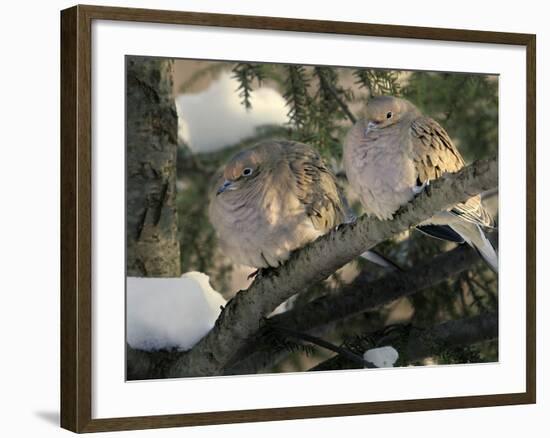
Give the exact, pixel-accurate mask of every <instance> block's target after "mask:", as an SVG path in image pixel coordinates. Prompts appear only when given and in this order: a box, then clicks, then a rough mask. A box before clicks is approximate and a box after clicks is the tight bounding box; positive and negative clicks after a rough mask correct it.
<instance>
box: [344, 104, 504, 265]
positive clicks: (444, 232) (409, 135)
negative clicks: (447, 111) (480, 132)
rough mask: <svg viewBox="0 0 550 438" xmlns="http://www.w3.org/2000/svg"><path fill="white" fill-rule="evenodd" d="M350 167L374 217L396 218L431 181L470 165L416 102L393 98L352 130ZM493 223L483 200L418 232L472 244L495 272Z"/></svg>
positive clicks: (347, 146) (347, 148)
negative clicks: (490, 236)
mask: <svg viewBox="0 0 550 438" xmlns="http://www.w3.org/2000/svg"><path fill="white" fill-rule="evenodd" d="M344 167H345V170H346V175H347V177H348V180H349V182H350V184H351V186H352V187H353V188H354V189H355V190H356V191H357V193H358V195H359V196H360V198H361V203H362V204H363V207H364V208H365V211H366V213H367V214H368V215H371V216H376V217H377V218H379V219H383V220H384V219H391V218H392V216H393V214H394V213H395V212H396V211H397V210H398V209H399V207H401V206H402V205H404V204H406V203H407V202H409V201H410V200H411V199H412V198H413V197H414V196H416V195H417V194H418V193H420V192H421V191H422V190H423V189H424V188H425V187H426V185H428V184H429V181H430V180H432V179H436V178H439V177H440V176H441V175H443V174H444V173H446V172H456V171H458V170H460V169H461V168H463V167H464V160H463V158H462V156H461V155H460V152H459V151H458V150H457V149H456V147H455V146H454V145H453V142H452V141H451V139H450V138H449V135H448V134H447V133H446V132H445V130H444V129H443V128H442V127H441V126H440V125H439V124H438V123H437V122H436V121H435V120H433V119H431V118H429V117H426V116H424V115H423V114H422V113H421V112H420V111H419V110H418V109H417V108H416V107H415V106H414V105H413V104H412V103H410V102H408V101H407V100H405V99H400V98H396V97H391V96H379V97H375V98H372V99H371V100H370V101H369V102H368V105H367V114H366V117H365V118H364V119H361V120H359V121H358V122H357V123H356V124H355V125H354V126H353V128H352V129H351V130H350V131H349V133H348V135H347V137H346V140H345V143H344ZM492 225H493V221H492V218H491V217H490V215H489V214H488V213H487V211H486V210H485V209H484V208H483V205H482V204H481V199H480V196H474V197H471V198H469V199H468V200H467V201H466V202H464V203H460V204H457V205H455V206H454V207H453V208H451V209H449V210H448V211H444V212H441V213H438V214H436V215H434V216H433V217H431V218H430V219H428V220H427V221H425V222H423V223H421V224H420V225H419V226H418V227H417V228H418V229H419V230H420V231H423V232H424V233H426V234H429V235H431V236H433V237H437V238H440V239H445V240H450V241H454V242H458V243H464V242H466V243H468V244H469V245H471V246H472V247H474V248H475V249H476V250H477V251H478V252H479V254H480V255H481V257H482V258H483V259H484V260H485V261H486V262H487V264H488V265H489V266H490V267H491V269H493V270H494V271H495V272H496V271H497V270H498V257H497V254H496V252H495V249H494V248H493V246H492V245H491V243H490V242H489V240H488V239H487V238H486V236H485V234H484V232H483V229H482V227H492Z"/></svg>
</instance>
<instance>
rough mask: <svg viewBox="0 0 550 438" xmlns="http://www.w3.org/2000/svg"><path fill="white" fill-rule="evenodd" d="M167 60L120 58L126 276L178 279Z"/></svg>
mask: <svg viewBox="0 0 550 438" xmlns="http://www.w3.org/2000/svg"><path fill="white" fill-rule="evenodd" d="M172 64H173V63H172V61H169V60H163V59H157V58H149V57H134V56H132V57H127V59H126V79H127V86H126V172H127V174H126V251H127V252H126V272H127V275H128V276H136V277H177V276H179V275H180V274H181V268H180V249H179V243H178V236H177V231H178V230H177V214H176V185H175V184H176V151H177V141H176V135H177V115H176V109H175V104H174V100H173V98H172Z"/></svg>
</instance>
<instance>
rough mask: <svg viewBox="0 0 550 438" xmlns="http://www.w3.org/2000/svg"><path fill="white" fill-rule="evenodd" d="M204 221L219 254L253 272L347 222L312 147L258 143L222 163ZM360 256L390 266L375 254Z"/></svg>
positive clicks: (328, 174)
mask: <svg viewBox="0 0 550 438" xmlns="http://www.w3.org/2000/svg"><path fill="white" fill-rule="evenodd" d="M209 217H210V222H211V223H212V225H213V226H214V228H215V229H216V231H217V234H218V237H219V240H220V245H221V248H222V250H223V251H224V253H226V254H227V255H229V256H230V257H231V258H232V259H233V261H234V262H236V263H238V264H243V265H247V266H251V267H254V268H258V269H260V268H269V267H277V266H279V265H280V264H281V263H282V262H283V261H285V260H286V259H287V258H288V257H289V256H290V253H291V252H292V251H294V250H295V249H297V248H300V247H302V246H304V245H306V244H307V243H309V242H311V241H313V240H315V239H317V238H318V237H319V236H321V235H323V234H325V233H327V232H328V231H330V230H331V229H333V228H334V227H336V226H338V225H340V224H342V223H344V222H346V221H347V220H348V219H349V217H348V214H347V205H346V202H345V199H344V198H343V196H342V194H341V193H340V190H339V189H338V186H337V184H336V179H335V177H334V175H333V174H332V173H331V172H330V170H329V169H328V168H327V166H326V165H325V163H324V162H323V160H322V158H321V156H320V155H319V154H318V153H317V152H316V151H315V149H313V148H312V147H311V146H308V145H306V144H302V143H297V142H292V141H283V140H270V141H265V142H263V143H260V144H258V145H256V146H254V147H253V148H251V149H248V150H245V151H242V152H240V153H238V154H237V155H235V156H234V157H233V158H232V159H231V160H230V161H229V162H228V163H227V165H226V166H225V168H224V170H223V174H222V175H220V176H219V177H218V178H217V179H216V181H215V184H214V186H213V188H212V190H211V193H210V206H209ZM364 257H365V258H367V259H368V260H370V261H373V262H375V263H377V264H380V265H382V266H385V267H395V266H394V265H393V264H392V262H390V261H389V260H387V259H385V258H384V257H383V256H381V255H379V254H377V253H376V252H368V254H365V255H364Z"/></svg>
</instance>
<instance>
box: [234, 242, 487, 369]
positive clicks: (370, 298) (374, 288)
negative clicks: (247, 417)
mask: <svg viewBox="0 0 550 438" xmlns="http://www.w3.org/2000/svg"><path fill="white" fill-rule="evenodd" d="M478 260H479V257H478V255H477V253H476V252H475V251H474V250H473V249H472V248H470V247H469V246H466V245H463V246H459V247H457V248H455V249H453V250H451V251H448V252H446V253H444V254H440V255H438V256H436V257H434V258H433V259H430V260H429V261H427V262H425V263H424V264H422V265H419V266H414V267H413V268H411V269H410V270H408V271H406V272H392V273H391V274H388V275H386V276H384V277H382V278H381V279H379V280H375V281H369V280H368V275H367V273H366V272H362V273H360V274H359V275H358V276H357V277H356V278H355V279H354V280H353V281H352V282H351V283H350V284H348V285H346V286H344V287H343V288H342V289H341V290H339V291H338V292H335V293H332V294H330V295H327V296H322V297H319V298H317V299H315V300H313V301H311V302H309V303H307V304H305V305H303V306H301V307H299V308H297V309H292V310H289V311H287V312H284V313H281V314H278V315H275V316H272V317H271V318H269V319H268V322H269V324H273V325H275V326H278V327H286V328H288V329H292V330H297V331H300V332H309V331H312V330H315V329H316V328H319V327H322V326H325V325H328V324H331V323H333V322H336V321H339V320H342V319H346V318H349V317H351V316H354V315H357V314H360V313H363V312H366V311H368V310H372V309H376V308H379V307H381V306H384V305H386V304H389V303H391V302H392V301H395V300H397V299H399V298H403V297H407V296H410V295H413V294H415V293H418V292H421V291H423V290H425V289H427V288H430V287H433V286H436V285H438V284H440V283H442V282H444V281H446V280H447V279H449V278H452V277H455V276H456V275H458V274H460V273H462V272H464V271H465V270H467V269H468V268H469V267H470V266H471V265H472V264H473V263H475V262H476V261H478ZM268 344H269V343H268V342H265V341H264V339H263V338H262V337H261V336H254V337H253V338H252V339H250V340H249V341H248V343H247V345H246V347H245V348H243V349H242V350H241V351H239V352H238V353H237V354H236V355H235V356H234V357H233V358H232V360H231V361H230V363H229V364H228V366H227V367H226V369H225V371H224V373H226V374H255V373H257V372H259V371H261V370H263V369H265V368H267V367H268V366H270V365H272V364H273V363H274V360H276V361H279V360H281V356H282V354H280V353H281V352H279V351H275V350H274V349H273V348H269V345H268ZM284 353H286V352H283V354H284ZM284 355H286V354H284Z"/></svg>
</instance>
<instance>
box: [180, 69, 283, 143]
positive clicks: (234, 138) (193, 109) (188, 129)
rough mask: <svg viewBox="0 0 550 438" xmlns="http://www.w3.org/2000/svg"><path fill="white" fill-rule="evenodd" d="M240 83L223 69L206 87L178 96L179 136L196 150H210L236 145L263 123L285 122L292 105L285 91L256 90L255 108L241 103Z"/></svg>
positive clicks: (252, 98)
mask: <svg viewBox="0 0 550 438" xmlns="http://www.w3.org/2000/svg"><path fill="white" fill-rule="evenodd" d="M238 87H239V83H238V81H237V80H236V79H234V78H232V77H231V73H230V72H223V73H222V74H221V75H220V77H219V79H218V80H216V81H215V82H212V84H211V85H210V87H208V88H207V89H206V90H204V91H202V92H200V93H195V94H180V95H179V96H178V97H177V98H176V107H177V113H178V136H179V137H180V139H182V140H184V141H185V142H186V143H187V144H188V145H189V147H190V148H191V150H193V151H194V152H207V151H214V150H217V149H221V148H223V147H224V146H228V145H233V144H235V143H237V142H238V141H240V140H242V139H244V138H247V137H250V136H252V135H254V134H255V130H256V127H258V126H261V125H282V124H284V123H286V122H287V121H288V117H287V112H288V108H286V107H285V105H286V104H285V100H284V98H283V96H281V94H280V93H279V92H278V91H276V90H274V89H272V88H269V87H266V86H264V87H260V88H258V89H256V90H254V91H253V92H252V96H251V99H250V101H251V103H252V109H251V110H249V111H247V110H246V108H245V107H244V105H243V104H242V103H241V97H240V96H239V92H238V91H237V88H238Z"/></svg>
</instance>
